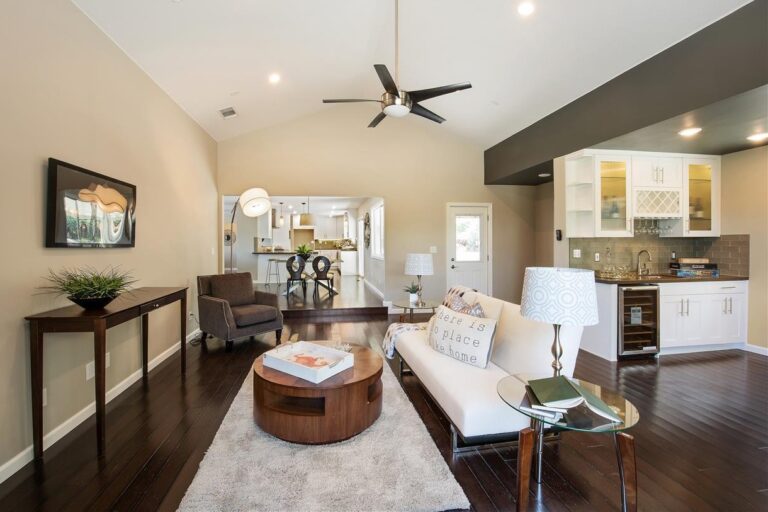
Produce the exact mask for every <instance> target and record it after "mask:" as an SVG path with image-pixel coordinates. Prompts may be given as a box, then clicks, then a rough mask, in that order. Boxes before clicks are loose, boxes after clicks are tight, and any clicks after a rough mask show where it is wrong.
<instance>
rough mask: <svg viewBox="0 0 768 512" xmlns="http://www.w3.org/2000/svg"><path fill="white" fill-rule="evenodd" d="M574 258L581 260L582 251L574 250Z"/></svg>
mask: <svg viewBox="0 0 768 512" xmlns="http://www.w3.org/2000/svg"><path fill="white" fill-rule="evenodd" d="M573 257H574V258H581V249H574V250H573Z"/></svg>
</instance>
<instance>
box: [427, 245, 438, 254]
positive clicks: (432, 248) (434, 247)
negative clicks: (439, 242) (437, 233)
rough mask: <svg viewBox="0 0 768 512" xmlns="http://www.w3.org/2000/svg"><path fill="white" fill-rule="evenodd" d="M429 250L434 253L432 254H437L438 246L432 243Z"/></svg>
mask: <svg viewBox="0 0 768 512" xmlns="http://www.w3.org/2000/svg"><path fill="white" fill-rule="evenodd" d="M429 252H430V253H432V254H437V247H436V246H434V245H431V246H430V247H429Z"/></svg>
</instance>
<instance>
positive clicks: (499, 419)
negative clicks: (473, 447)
mask: <svg viewBox="0 0 768 512" xmlns="http://www.w3.org/2000/svg"><path fill="white" fill-rule="evenodd" d="M397 351H398V353H400V356H401V357H402V358H403V359H404V360H405V362H406V363H407V364H408V367H409V368H411V369H412V370H413V372H414V373H415V374H416V376H417V377H418V378H419V380H420V381H421V383H422V384H423V386H424V387H425V388H426V389H427V390H428V391H429V393H430V394H431V395H432V397H433V398H434V399H435V400H436V401H437V403H438V404H440V407H441V408H442V410H443V412H445V414H446V415H447V416H448V419H449V420H450V421H451V423H453V424H454V425H455V426H456V428H458V430H459V432H460V433H461V435H462V436H464V437H473V436H483V435H491V434H507V433H510V432H517V431H519V430H521V429H523V428H525V427H528V426H530V419H529V418H528V417H527V416H525V415H523V414H520V413H519V412H516V411H515V410H514V409H512V407H510V406H509V405H507V404H506V403H505V402H504V401H503V400H502V399H501V398H500V397H499V394H498V392H497V391H496V385H497V384H498V382H499V380H501V379H502V378H504V377H506V376H507V375H508V374H507V372H505V371H504V370H502V369H501V368H499V367H498V366H496V365H494V364H493V363H490V364H488V367H487V368H477V367H474V366H470V365H467V364H462V363H460V362H459V361H456V360H454V359H451V358H449V357H444V356H442V355H440V354H438V353H437V352H435V351H434V350H433V349H432V347H430V346H429V343H428V342H427V336H426V333H425V332H424V331H415V332H405V333H403V334H402V335H401V336H400V337H399V338H398V341H397ZM519 388H520V389H519V391H520V400H522V399H523V396H524V395H525V386H524V385H523V384H522V383H520V386H519Z"/></svg>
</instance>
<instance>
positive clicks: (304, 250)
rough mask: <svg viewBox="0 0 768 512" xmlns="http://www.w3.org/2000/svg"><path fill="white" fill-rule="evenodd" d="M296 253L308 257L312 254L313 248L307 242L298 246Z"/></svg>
mask: <svg viewBox="0 0 768 512" xmlns="http://www.w3.org/2000/svg"><path fill="white" fill-rule="evenodd" d="M296 254H298V255H299V256H305V257H306V256H309V255H310V254H312V249H311V248H310V247H309V246H308V245H307V244H301V245H300V246H298V247H297V248H296Z"/></svg>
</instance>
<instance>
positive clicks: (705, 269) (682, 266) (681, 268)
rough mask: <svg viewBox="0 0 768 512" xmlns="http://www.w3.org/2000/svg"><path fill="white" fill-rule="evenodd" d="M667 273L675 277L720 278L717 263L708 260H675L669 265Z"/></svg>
mask: <svg viewBox="0 0 768 512" xmlns="http://www.w3.org/2000/svg"><path fill="white" fill-rule="evenodd" d="M669 273H670V274H672V275H673V276H677V277H720V270H719V269H718V268H717V263H711V262H710V261H709V258H677V259H676V260H673V261H672V262H671V263H670V264H669Z"/></svg>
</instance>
